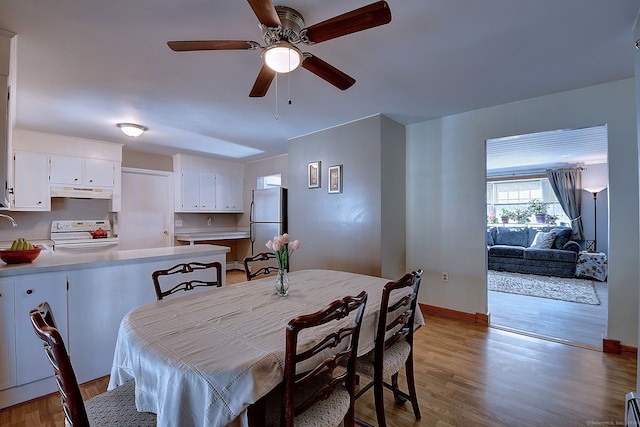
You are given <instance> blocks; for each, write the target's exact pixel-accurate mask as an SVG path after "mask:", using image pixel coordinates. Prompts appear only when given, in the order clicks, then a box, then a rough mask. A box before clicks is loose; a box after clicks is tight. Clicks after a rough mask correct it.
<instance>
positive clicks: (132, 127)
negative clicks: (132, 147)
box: [118, 123, 149, 138]
mask: <svg viewBox="0 0 640 427" xmlns="http://www.w3.org/2000/svg"><path fill="white" fill-rule="evenodd" d="M118 127H119V128H120V130H121V131H122V133H124V134H125V135H127V136H130V137H133V138H135V137H137V136H140V135H142V134H143V133H144V132H145V131H146V130H149V128H147V127H146V126H142V125H137V124H135V123H118Z"/></svg>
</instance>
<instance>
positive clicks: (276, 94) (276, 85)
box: [276, 73, 278, 120]
mask: <svg viewBox="0 0 640 427" xmlns="http://www.w3.org/2000/svg"><path fill="white" fill-rule="evenodd" d="M276 120H278V73H276Z"/></svg>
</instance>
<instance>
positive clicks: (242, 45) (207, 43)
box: [167, 40, 260, 52]
mask: <svg viewBox="0 0 640 427" xmlns="http://www.w3.org/2000/svg"><path fill="white" fill-rule="evenodd" d="M167 46H169V48H171V50H175V51H176V52H185V51H192V50H253V49H258V48H259V47H260V44H259V43H257V42H251V41H243V40H189V41H171V42H167Z"/></svg>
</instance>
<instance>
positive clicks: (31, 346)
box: [0, 244, 229, 408]
mask: <svg viewBox="0 0 640 427" xmlns="http://www.w3.org/2000/svg"><path fill="white" fill-rule="evenodd" d="M227 252H229V248H228V247H225V246H217V245H209V244H204V245H193V246H186V245H183V246H172V247H162V248H144V249H131V250H118V249H117V248H114V249H109V250H106V251H101V252H86V251H85V252H81V251H78V252H77V253H69V252H62V251H52V250H42V252H41V253H40V255H39V256H38V258H36V259H35V260H34V261H33V262H32V263H27V264H14V265H8V264H4V263H2V262H0V320H2V322H1V323H0V361H2V363H0V408H6V407H7V406H11V405H15V404H18V403H21V402H24V401H27V400H30V399H33V398H36V397H39V396H43V395H45V394H48V393H52V392H54V391H55V390H56V383H55V379H54V378H53V370H52V369H51V365H50V364H49V362H48V361H47V358H46V356H45V352H44V351H43V348H42V341H40V340H39V339H38V338H37V337H36V335H35V333H34V331H33V326H32V325H31V322H30V319H29V315H28V314H29V310H30V309H32V308H34V307H36V306H37V305H38V304H40V303H41V302H44V301H46V302H48V303H49V304H50V306H51V308H52V310H53V312H54V316H55V318H56V321H57V323H58V326H59V328H60V329H61V333H62V336H63V338H64V339H65V341H66V343H67V350H68V351H69V355H70V356H71V359H72V360H73V369H74V371H75V373H76V377H77V379H78V382H80V383H83V382H86V381H90V380H93V379H96V378H100V377H102V376H105V375H109V372H110V370H111V364H112V362H113V354H114V349H115V344H116V338H117V335H118V328H119V325H120V322H121V321H122V318H123V317H124V315H125V314H126V313H128V312H129V311H131V310H133V309H134V308H136V307H139V306H141V305H144V304H148V303H150V302H153V301H155V299H156V295H155V289H154V286H153V280H152V278H151V276H152V274H153V272H154V271H156V270H161V269H162V270H164V269H168V268H171V267H173V266H175V265H176V264H181V263H187V262H220V263H221V264H222V265H223V266H224V265H225V263H226V257H227ZM225 284H226V271H225V269H224V268H223V269H222V286H225Z"/></svg>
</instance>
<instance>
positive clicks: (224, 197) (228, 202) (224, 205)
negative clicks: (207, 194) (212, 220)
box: [216, 173, 243, 212]
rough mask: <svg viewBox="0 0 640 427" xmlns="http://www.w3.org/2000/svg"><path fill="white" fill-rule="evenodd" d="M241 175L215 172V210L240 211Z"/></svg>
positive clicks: (241, 203) (241, 205) (241, 208)
mask: <svg viewBox="0 0 640 427" xmlns="http://www.w3.org/2000/svg"><path fill="white" fill-rule="evenodd" d="M242 184H243V177H242V176H234V175H227V174H222V173H216V211H220V212H242V210H243V202H242V199H243V195H242V187H243V185H242Z"/></svg>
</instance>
